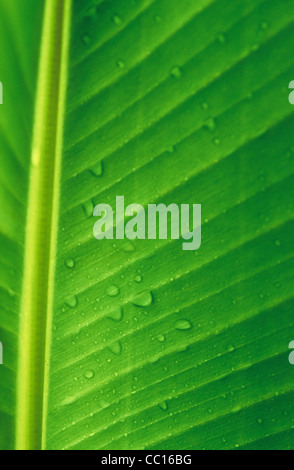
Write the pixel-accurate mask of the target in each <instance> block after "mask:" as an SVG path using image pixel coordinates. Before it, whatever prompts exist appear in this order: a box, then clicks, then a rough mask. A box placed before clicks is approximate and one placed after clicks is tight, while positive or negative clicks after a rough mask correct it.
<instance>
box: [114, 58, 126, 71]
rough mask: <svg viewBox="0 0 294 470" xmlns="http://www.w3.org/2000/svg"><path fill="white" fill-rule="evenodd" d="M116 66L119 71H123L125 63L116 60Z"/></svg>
mask: <svg viewBox="0 0 294 470" xmlns="http://www.w3.org/2000/svg"><path fill="white" fill-rule="evenodd" d="M116 65H117V67H118V68H119V69H124V68H125V63H124V62H123V61H122V60H118V61H117V63H116Z"/></svg>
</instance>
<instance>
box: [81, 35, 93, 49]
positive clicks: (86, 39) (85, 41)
mask: <svg viewBox="0 0 294 470" xmlns="http://www.w3.org/2000/svg"><path fill="white" fill-rule="evenodd" d="M82 41H83V43H84V44H86V46H88V45H89V44H90V42H91V39H90V36H89V34H84V35H83V36H82Z"/></svg>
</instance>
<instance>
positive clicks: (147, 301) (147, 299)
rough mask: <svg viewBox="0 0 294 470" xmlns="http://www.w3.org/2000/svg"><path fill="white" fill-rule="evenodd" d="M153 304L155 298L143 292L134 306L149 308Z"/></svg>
mask: <svg viewBox="0 0 294 470" xmlns="http://www.w3.org/2000/svg"><path fill="white" fill-rule="evenodd" d="M152 302H153V297H152V293H151V292H142V293H141V294H140V295H138V296H137V297H136V298H135V299H134V300H133V302H132V303H133V305H135V306H136V307H149V305H151V304H152Z"/></svg>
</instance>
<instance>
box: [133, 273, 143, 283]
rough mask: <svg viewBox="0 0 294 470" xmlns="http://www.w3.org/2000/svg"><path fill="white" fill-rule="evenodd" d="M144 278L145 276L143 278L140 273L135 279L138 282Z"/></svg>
mask: <svg viewBox="0 0 294 470" xmlns="http://www.w3.org/2000/svg"><path fill="white" fill-rule="evenodd" d="M142 280H143V278H142V276H140V274H138V275H137V276H136V277H135V281H136V282H138V283H140V282H142Z"/></svg>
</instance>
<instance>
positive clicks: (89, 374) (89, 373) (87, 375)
mask: <svg viewBox="0 0 294 470" xmlns="http://www.w3.org/2000/svg"><path fill="white" fill-rule="evenodd" d="M84 377H85V379H88V380H90V379H93V377H94V372H93V371H92V370H87V372H85V373H84Z"/></svg>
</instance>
